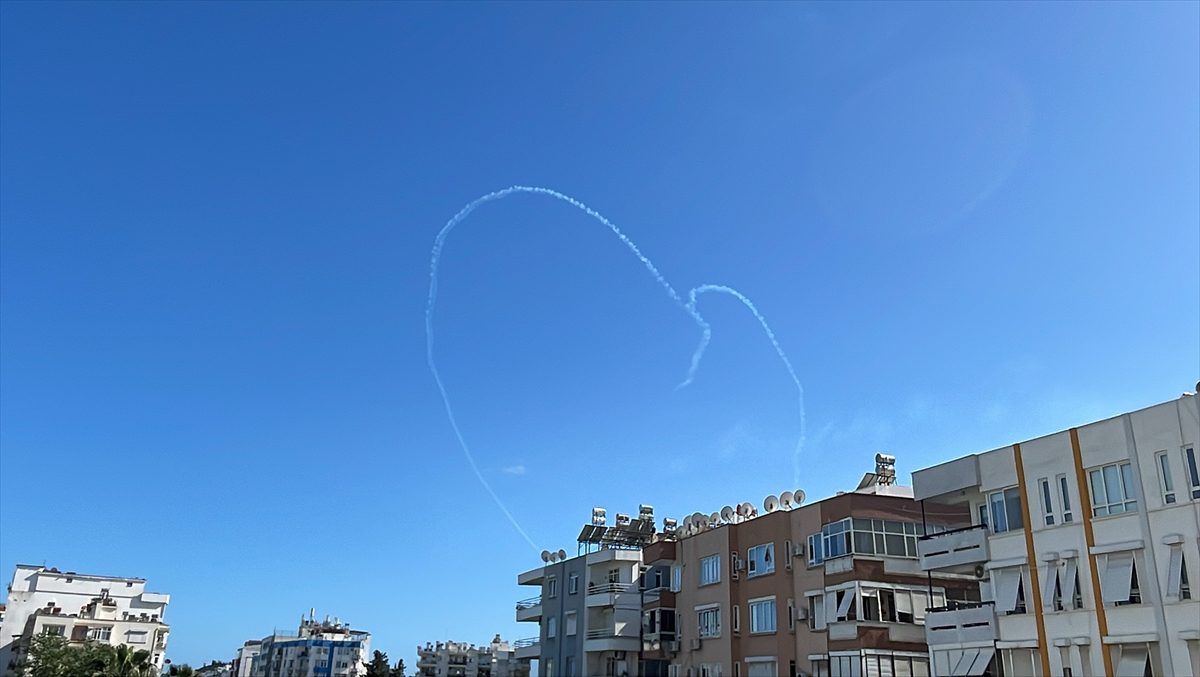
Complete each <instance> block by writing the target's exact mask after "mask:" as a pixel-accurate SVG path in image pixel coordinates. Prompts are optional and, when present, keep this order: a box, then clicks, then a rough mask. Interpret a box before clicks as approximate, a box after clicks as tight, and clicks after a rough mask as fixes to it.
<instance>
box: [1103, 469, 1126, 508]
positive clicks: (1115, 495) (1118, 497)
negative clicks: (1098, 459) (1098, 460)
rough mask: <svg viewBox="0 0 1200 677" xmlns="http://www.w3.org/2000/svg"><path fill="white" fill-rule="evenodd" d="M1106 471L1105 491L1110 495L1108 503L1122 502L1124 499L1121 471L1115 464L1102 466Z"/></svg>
mask: <svg viewBox="0 0 1200 677" xmlns="http://www.w3.org/2000/svg"><path fill="white" fill-rule="evenodd" d="M1102 470H1103V471H1104V491H1105V493H1106V494H1107V496H1108V501H1106V502H1107V503H1120V502H1121V501H1122V500H1123V496H1124V495H1123V494H1122V493H1121V471H1119V470H1117V466H1115V465H1106V466H1104V468H1102Z"/></svg>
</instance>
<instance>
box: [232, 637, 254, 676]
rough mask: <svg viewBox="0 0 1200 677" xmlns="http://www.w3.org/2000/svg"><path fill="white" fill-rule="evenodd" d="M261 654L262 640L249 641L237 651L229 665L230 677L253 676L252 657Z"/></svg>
mask: <svg viewBox="0 0 1200 677" xmlns="http://www.w3.org/2000/svg"><path fill="white" fill-rule="evenodd" d="M260 653H262V640H261V639H250V640H246V642H245V643H244V644H242V646H241V647H240V648H239V649H238V652H237V655H236V656H234V658H233V660H232V661H231V662H230V665H229V674H230V675H231V677H251V676H252V675H253V674H254V657H255V656H257V655H259V654H260Z"/></svg>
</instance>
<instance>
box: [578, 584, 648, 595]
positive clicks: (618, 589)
mask: <svg viewBox="0 0 1200 677" xmlns="http://www.w3.org/2000/svg"><path fill="white" fill-rule="evenodd" d="M631 590H633V591H636V590H637V583H599V584H597V583H592V584H589V585H588V594H589V595H607V594H610V593H622V592H629V591H631Z"/></svg>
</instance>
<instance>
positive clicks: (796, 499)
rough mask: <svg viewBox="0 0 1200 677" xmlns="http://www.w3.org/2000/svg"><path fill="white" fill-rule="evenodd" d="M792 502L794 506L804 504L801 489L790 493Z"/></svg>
mask: <svg viewBox="0 0 1200 677" xmlns="http://www.w3.org/2000/svg"><path fill="white" fill-rule="evenodd" d="M792 502H793V503H795V504H796V505H800V504H801V503H804V490H803V489H797V490H795V491H793V492H792Z"/></svg>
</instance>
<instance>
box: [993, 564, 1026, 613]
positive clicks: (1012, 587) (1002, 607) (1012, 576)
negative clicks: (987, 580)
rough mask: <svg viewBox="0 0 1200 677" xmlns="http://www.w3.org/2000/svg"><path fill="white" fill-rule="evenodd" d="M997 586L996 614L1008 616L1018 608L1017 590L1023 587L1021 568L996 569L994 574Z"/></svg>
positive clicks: (994, 581)
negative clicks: (1007, 614)
mask: <svg viewBox="0 0 1200 677" xmlns="http://www.w3.org/2000/svg"><path fill="white" fill-rule="evenodd" d="M992 584H993V585H994V586H995V602H996V613H998V614H1006V613H1008V612H1010V611H1012V610H1014V609H1016V608H1017V590H1018V588H1019V586H1020V585H1021V569H1020V567H1008V568H1005V569H996V570H995V571H993V572H992Z"/></svg>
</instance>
